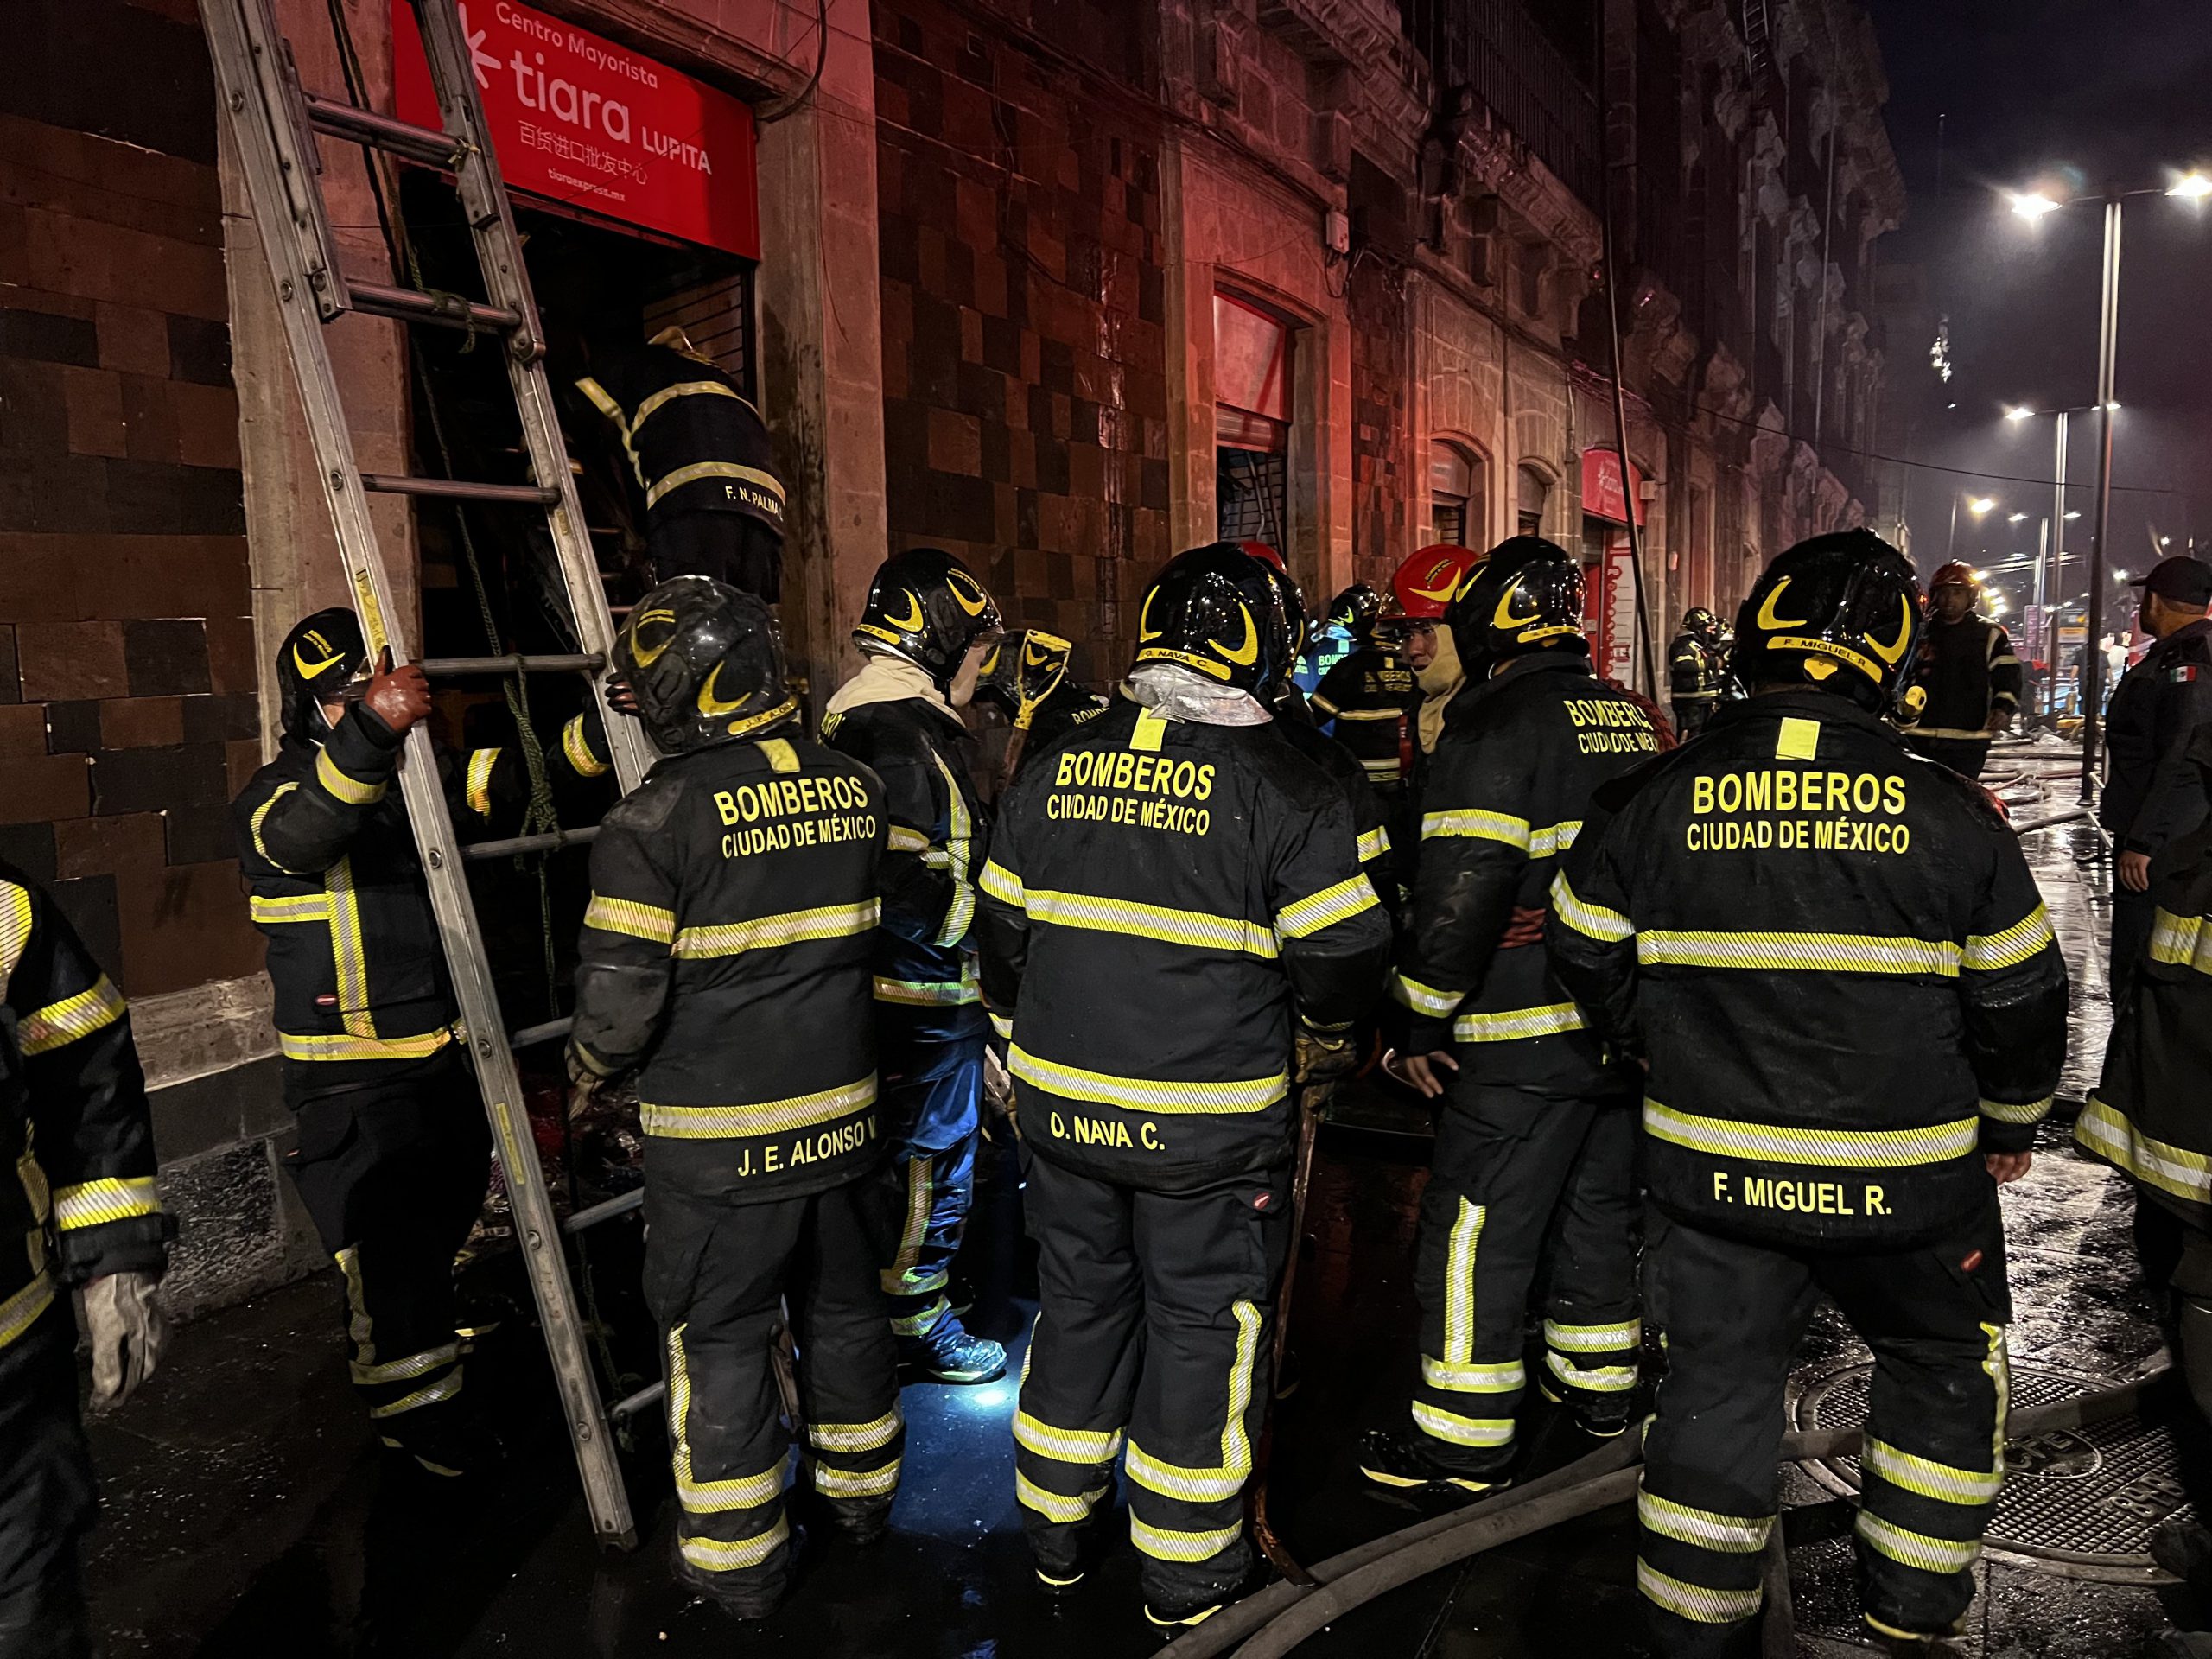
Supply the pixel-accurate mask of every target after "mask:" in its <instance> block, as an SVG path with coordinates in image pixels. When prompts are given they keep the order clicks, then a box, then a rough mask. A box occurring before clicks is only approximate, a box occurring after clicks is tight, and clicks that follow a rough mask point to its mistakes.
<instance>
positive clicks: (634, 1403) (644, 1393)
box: [607, 1383, 668, 1423]
mask: <svg viewBox="0 0 2212 1659" xmlns="http://www.w3.org/2000/svg"><path fill="white" fill-rule="evenodd" d="M667 1392H668V1384H667V1383H646V1384H645V1387H644V1388H642V1389H639V1390H638V1391H637V1392H636V1393H635V1394H630V1395H624V1396H623V1397H622V1398H621V1399H620V1400H617V1401H616V1402H614V1403H613V1405H611V1406H609V1407H608V1408H607V1416H608V1417H609V1418H610V1419H612V1420H613V1421H615V1422H618V1423H619V1422H620V1421H622V1420H623V1419H624V1418H626V1417H634V1416H636V1415H637V1414H639V1412H641V1411H643V1410H645V1408H646V1407H648V1406H657V1405H658V1404H659V1403H660V1402H661V1396H662V1395H664V1394H666V1393H667Z"/></svg>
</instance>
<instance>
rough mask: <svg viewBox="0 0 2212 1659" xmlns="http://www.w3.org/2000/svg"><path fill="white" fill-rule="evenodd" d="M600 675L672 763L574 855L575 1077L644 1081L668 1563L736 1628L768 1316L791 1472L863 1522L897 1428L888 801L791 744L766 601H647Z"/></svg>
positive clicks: (770, 1426)
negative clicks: (880, 1177)
mask: <svg viewBox="0 0 2212 1659" xmlns="http://www.w3.org/2000/svg"><path fill="white" fill-rule="evenodd" d="M615 663H616V665H617V666H618V667H619V668H620V671H621V673H622V675H623V677H624V678H625V679H626V681H627V682H628V683H629V685H630V687H631V689H632V692H633V693H634V694H635V696H636V698H637V704H638V709H639V715H640V717H641V718H642V719H643V720H644V721H645V724H646V728H647V729H648V730H649V731H650V732H651V733H652V737H653V741H655V742H656V743H657V744H658V745H659V747H661V749H662V750H663V751H664V755H665V758H664V759H663V760H661V761H660V762H659V763H658V765H657V766H654V768H653V770H652V773H651V774H650V775H649V776H648V777H647V778H646V779H645V782H644V783H643V784H642V785H639V788H638V790H637V791H636V792H635V793H633V794H632V795H631V796H630V797H629V798H626V800H624V801H623V802H622V803H621V804H620V805H619V806H617V807H616V808H615V809H614V810H613V811H611V812H609V813H608V814H607V818H606V821H605V823H603V824H602V825H601V829H600V836H599V840H598V842H597V843H596V844H595V845H594V847H593V849H592V855H591V881H592V898H591V904H590V907H589V908H588V910H587V912H585V915H584V929H583V943H582V965H581V966H580V967H579V968H578V969H577V971H576V1017H575V1028H574V1031H573V1033H572V1034H571V1038H570V1043H569V1069H570V1074H571V1076H572V1077H575V1078H576V1079H577V1081H578V1082H579V1084H582V1086H583V1088H584V1089H585V1090H586V1091H587V1092H588V1090H590V1089H591V1088H592V1087H593V1086H594V1084H596V1082H597V1081H598V1080H600V1079H603V1078H606V1077H612V1076H614V1075H616V1074H618V1073H620V1072H624V1071H631V1070H632V1069H635V1070H636V1071H637V1073H638V1078H637V1084H638V1096H639V1122H640V1126H641V1127H642V1128H643V1129H644V1131H645V1222H646V1228H647V1232H646V1245H645V1299H646V1301H647V1302H648V1304H649V1305H650V1306H652V1312H653V1315H654V1318H655V1319H657V1320H658V1323H659V1325H660V1328H661V1332H662V1337H663V1341H664V1347H665V1352H666V1363H667V1380H668V1422H669V1440H670V1444H671V1447H672V1448H673V1461H674V1464H675V1471H676V1496H677V1504H678V1505H679V1508H680V1518H679V1520H678V1522H677V1552H678V1556H679V1563H680V1564H679V1566H678V1568H677V1570H678V1572H679V1573H681V1575H682V1576H683V1577H684V1578H685V1579H686V1580H690V1582H691V1583H693V1584H695V1585H696V1586H699V1587H700V1588H701V1589H702V1590H704V1591H705V1592H706V1593H707V1594H709V1596H711V1597H712V1598H713V1599H715V1601H716V1602H717V1604H719V1605H721V1606H723V1607H724V1608H726V1609H728V1611H732V1612H734V1613H735V1614H738V1615H739V1616H741V1617H759V1616H761V1615H764V1614H766V1613H767V1612H768V1611H770V1610H771V1609H772V1608H773V1607H774V1605H776V1603H777V1601H778V1600H779V1599H780V1598H781V1596H782V1593H783V1591H784V1589H785V1586H786V1584H787V1582H788V1580H789V1579H790V1576H791V1564H792V1558H793V1556H794V1555H795V1554H797V1551H796V1550H795V1549H794V1548H793V1547H792V1544H791V1527H790V1522H789V1521H788V1520H787V1518H786V1517H785V1513H784V1500H783V1485H784V1463H785V1450H786V1445H787V1442H786V1438H785V1429H784V1426H783V1423H782V1421H780V1419H779V1415H778V1410H779V1399H778V1395H777V1390H776V1383H775V1378H774V1375H773V1371H772V1365H771V1356H772V1342H773V1336H774V1329H775V1326H776V1325H777V1324H778V1323H779V1299H787V1300H788V1301H789V1303H790V1306H791V1323H792V1333H793V1335H794V1336H795V1338H797V1341H798V1355H799V1368H798V1377H799V1397H800V1402H801V1406H802V1412H801V1415H802V1416H803V1417H804V1421H805V1424H806V1434H807V1445H806V1446H805V1448H804V1451H803V1452H802V1454H801V1469H802V1471H803V1477H804V1479H805V1480H806V1481H807V1483H808V1484H809V1485H810V1488H811V1490H812V1492H813V1494H814V1496H815V1497H816V1498H817V1500H819V1501H820V1503H822V1505H823V1508H824V1509H825V1510H826V1511H827V1513H828V1516H829V1519H830V1521H831V1522H832V1523H833V1524H835V1525H836V1526H838V1527H840V1528H842V1529H845V1530H847V1531H849V1532H850V1533H852V1534H854V1535H857V1536H860V1537H861V1538H863V1539H866V1538H872V1537H874V1536H875V1535H879V1534H880V1532H881V1531H882V1529H883V1528H884V1525H885V1522H886V1517H887V1515H888V1513H889V1511H890V1509H891V1503H892V1498H893V1494H894V1493H895V1492H896V1491H897V1489H898V1484H899V1456H900V1452H901V1450H902V1448H903V1446H904V1443H905V1426H904V1422H903V1420H902V1419H901V1417H900V1415H899V1393H898V1378H897V1374H896V1369H895V1363H894V1360H893V1352H892V1340H891V1331H890V1327H889V1325H888V1324H887V1305H886V1300H885V1297H884V1294H883V1291H882V1289H881V1287H880V1285H879V1283H878V1281H877V1277H876V1275H877V1272H878V1270H879V1269H880V1267H881V1266H882V1255H883V1252H884V1250H885V1249H886V1247H887V1244H888V1243H889V1241H890V1239H891V1237H892V1236H893V1227H894V1225H895V1223H894V1221H893V1217H892V1216H891V1214H890V1205H889V1202H888V1200H889V1194H888V1192H887V1191H886V1190H885V1189H884V1188H883V1187H882V1186H881V1185H880V1184H879V1183H877V1182H876V1181H874V1180H873V1179H868V1178H869V1177H870V1176H871V1175H872V1173H874V1171H875V1170H877V1169H878V1168H879V1167H880V1165H881V1163H882V1160H883V1152H884V1141H883V1135H882V1133H881V1130H880V1127H879V1122H878V1116H877V1090H878V1086H879V1085H878V1083H877V1077H876V1066H875V1040H874V1015H873V1010H872V1007H871V1006H870V997H869V978H870V974H869V963H870V958H871V956H872V954H873V947H874V933H875V928H876V923H877V919H878V914H879V909H880V905H879V899H878V897H877V880H878V874H879V865H880V861H881V859H882V855H883V849H884V843H885V840H886V837H887V829H888V819H887V816H886V811H885V804H884V794H883V787H882V785H881V784H880V782H878V780H877V779H876V777H875V775H874V773H873V772H869V771H868V768H867V767H865V766H861V765H859V764H857V763H856V762H855V761H854V760H851V759H849V757H847V756H845V755H842V754H839V753H836V751H835V750H833V749H829V748H825V747H823V746H821V745H820V744H817V743H812V742H809V741H807V740H806V738H805V737H804V735H803V734H802V732H801V730H800V728H799V727H798V719H799V713H798V702H797V701H796V699H794V698H793V697H792V696H791V693H790V692H789V690H787V689H786V688H785V683H784V658H783V648H782V645H781V644H780V643H779V640H778V639H777V637H776V629H775V623H774V621H773V620H772V618H771V617H770V615H769V614H768V611H767V608H766V607H765V606H763V605H762V604H761V603H760V601H758V600H756V599H754V598H753V597H752V596H751V595H749V594H741V593H739V592H738V591H736V590H735V589H734V588H728V587H725V586H723V585H722V584H721V583H720V582H711V581H709V579H707V578H706V577H704V576H680V577H678V578H677V579H676V580H675V581H674V582H667V583H664V584H663V585H662V586H661V587H659V588H655V589H654V590H653V591H652V593H651V594H648V595H646V597H645V599H644V600H642V601H640V602H639V606H638V608H637V609H636V610H635V611H634V612H632V613H631V617H630V620H629V622H628V623H627V625H626V626H625V627H624V629H623V631H622V635H621V638H620V640H619V641H618V643H617V645H616V649H615Z"/></svg>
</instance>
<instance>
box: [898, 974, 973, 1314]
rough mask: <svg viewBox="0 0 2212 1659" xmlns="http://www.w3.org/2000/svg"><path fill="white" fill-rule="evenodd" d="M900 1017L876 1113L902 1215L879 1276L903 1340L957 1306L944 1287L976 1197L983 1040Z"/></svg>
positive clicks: (948, 1281) (949, 1280) (965, 1230)
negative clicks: (938, 1032) (922, 1028)
mask: <svg viewBox="0 0 2212 1659" xmlns="http://www.w3.org/2000/svg"><path fill="white" fill-rule="evenodd" d="M904 1020H905V1016H903V1015H901V1014H891V1013H886V1014H884V1017H883V1020H882V1050H883V1054H882V1061H881V1070H882V1077H883V1084H882V1096H881V1098H880V1103H879V1104H878V1107H877V1110H878V1111H879V1112H880V1114H881V1116H882V1122H883V1129H884V1134H885V1135H886V1137H887V1139H888V1141H889V1142H890V1147H891V1171H892V1174H893V1178H894V1179H896V1181H897V1183H898V1186H899V1205H900V1215H901V1217H902V1219H901V1221H900V1224H899V1235H898V1243H897V1246H896V1248H895V1249H893V1250H892V1251H890V1252H888V1253H887V1255H885V1258H884V1260H885V1262H888V1263H889V1265H888V1266H887V1267H883V1268H882V1274H883V1289H884V1294H886V1295H887V1296H888V1297H890V1299H891V1328H892V1329H893V1331H894V1332H897V1333H898V1334H899V1336H902V1337H914V1338H921V1337H926V1336H927V1335H929V1333H930V1332H932V1331H934V1330H936V1329H937V1327H938V1324H939V1323H940V1322H941V1321H942V1320H943V1319H944V1317H945V1316H946V1315H947V1314H948V1313H950V1312H951V1311H952V1304H951V1302H950V1300H947V1298H946V1295H945V1289H946V1287H947V1286H948V1285H950V1283H951V1279H952V1258H953V1257H954V1256H956V1255H959V1254H960V1241H961V1238H962V1236H963V1235H964V1234H965V1233H966V1232H967V1230H968V1211H969V1208H970V1207H971V1206H972V1205H974V1203H975V1199H976V1136H977V1135H978V1133H979V1132H980V1126H981V1123H982V1118H981V1116H980V1114H981V1111H982V1098H983V1044H984V1036H983V1033H981V1032H978V1033H976V1034H975V1035H974V1036H972V1037H954V1038H934V1037H919V1036H913V1035H909V1034H906V1033H900V1032H899V1031H898V1030H897V1029H896V1023H900V1022H903V1021H904ZM878 1265H879V1266H881V1264H880V1263H879V1264H878Z"/></svg>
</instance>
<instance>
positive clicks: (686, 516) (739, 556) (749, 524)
mask: <svg viewBox="0 0 2212 1659" xmlns="http://www.w3.org/2000/svg"><path fill="white" fill-rule="evenodd" d="M645 548H646V550H647V551H648V552H649V553H651V554H652V561H653V580H654V581H655V582H670V581H673V580H674V579H675V578H676V577H677V576H712V577H713V578H714V579H715V581H716V582H728V584H729V585H730V586H731V587H733V588H736V589H737V590H738V591H739V592H741V593H747V594H753V596H754V597H755V598H757V599H759V600H760V601H761V602H762V603H764V604H768V605H773V604H774V603H776V601H778V600H779V599H780V598H781V597H782V596H783V585H784V583H783V575H784V541H783V537H780V536H779V535H777V534H776V532H775V531H772V530H771V529H769V528H768V526H767V525H766V524H762V523H761V522H760V520H759V519H758V518H753V516H752V515H751V514H750V513H744V512H671V513H663V514H660V515H659V516H658V517H655V516H652V515H648V516H647V518H646V520H645Z"/></svg>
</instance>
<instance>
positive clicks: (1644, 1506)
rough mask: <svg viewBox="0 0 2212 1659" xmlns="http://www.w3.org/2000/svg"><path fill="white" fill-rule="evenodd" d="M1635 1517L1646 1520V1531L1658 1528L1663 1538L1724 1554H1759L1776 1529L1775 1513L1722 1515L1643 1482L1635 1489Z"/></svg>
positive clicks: (1657, 1530)
mask: <svg viewBox="0 0 2212 1659" xmlns="http://www.w3.org/2000/svg"><path fill="white" fill-rule="evenodd" d="M1636 1518H1637V1520H1638V1521H1640V1522H1643V1529H1644V1530H1645V1531H1646V1532H1656V1533H1657V1534H1658V1535H1660V1536H1661V1537H1662V1538H1672V1539H1673V1540H1675V1542H1677V1543H1682V1544H1694V1545H1696V1546H1697V1547H1698V1548H1700V1549H1710V1550H1715V1551H1718V1552H1719V1554H1723V1555H1753V1554H1758V1552H1759V1551H1760V1550H1762V1549H1764V1548H1766V1540H1767V1535H1768V1534H1769V1533H1770V1532H1772V1531H1773V1530H1774V1517H1773V1516H1770V1515H1758V1516H1748V1515H1723V1514H1721V1513H1720V1512H1719V1510H1694V1509H1692V1508H1691V1507H1690V1506H1689V1505H1688V1504H1687V1503H1675V1501H1674V1500H1673V1499H1672V1498H1668V1497H1660V1496H1659V1494H1658V1493H1656V1492H1654V1491H1647V1490H1646V1489H1644V1488H1643V1487H1641V1486H1639V1487H1638V1488H1637V1493H1636Z"/></svg>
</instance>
